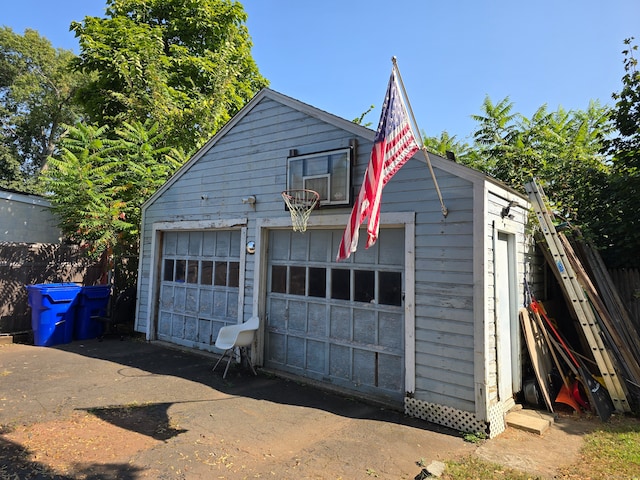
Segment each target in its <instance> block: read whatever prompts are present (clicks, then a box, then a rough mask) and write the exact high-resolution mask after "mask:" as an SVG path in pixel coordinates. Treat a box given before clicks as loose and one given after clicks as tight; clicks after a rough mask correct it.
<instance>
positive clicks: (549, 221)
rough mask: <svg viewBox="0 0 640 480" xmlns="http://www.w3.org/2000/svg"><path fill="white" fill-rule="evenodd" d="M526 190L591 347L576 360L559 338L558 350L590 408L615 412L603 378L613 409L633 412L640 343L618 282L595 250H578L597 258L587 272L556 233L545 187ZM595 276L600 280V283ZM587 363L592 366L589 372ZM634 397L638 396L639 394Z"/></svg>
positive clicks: (550, 259)
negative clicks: (610, 276) (618, 293)
mask: <svg viewBox="0 0 640 480" xmlns="http://www.w3.org/2000/svg"><path fill="white" fill-rule="evenodd" d="M525 189H526V191H527V193H528V195H529V199H530V201H531V203H532V206H533V208H534V212H535V214H536V218H537V220H538V223H539V225H540V236H539V240H540V246H541V250H542V251H543V253H544V255H545V258H546V260H547V262H548V264H549V266H550V267H551V270H552V271H553V273H554V275H555V277H556V279H557V280H558V283H559V285H560V287H561V288H562V291H563V294H564V297H565V301H566V305H567V307H568V308H569V310H570V312H571V316H572V317H573V318H574V320H575V321H576V326H577V329H576V330H577V331H578V333H579V334H581V335H582V339H581V340H582V341H581V344H583V345H585V346H586V347H587V348H586V350H587V352H586V353H585V354H584V356H583V357H582V358H577V356H576V355H575V354H576V352H575V350H574V349H573V348H572V347H571V346H569V345H567V344H566V342H564V341H563V339H561V338H556V339H554V340H558V339H559V340H560V343H561V345H560V347H561V348H560V349H559V352H560V353H562V354H564V355H567V356H568V357H570V360H571V361H567V362H566V363H568V364H569V366H570V367H572V369H573V372H574V374H575V376H576V377H578V379H579V380H580V381H581V382H582V384H583V385H584V386H585V387H586V393H587V394H589V395H590V399H589V400H590V403H591V406H592V407H593V406H596V407H597V406H598V405H597V404H601V407H602V410H603V411H598V412H597V413H598V414H599V415H600V417H601V418H602V419H603V420H605V419H606V418H608V416H609V414H610V412H609V411H608V406H607V405H606V404H607V403H608V402H607V401H606V399H604V397H602V393H603V392H598V397H599V398H596V397H595V390H598V385H599V384H597V385H596V384H594V383H593V380H594V378H599V379H600V380H601V382H602V384H603V385H604V387H606V391H605V392H604V393H605V395H607V397H608V398H609V399H610V401H611V405H612V406H613V408H614V409H615V410H616V411H618V412H628V411H630V410H631V407H630V404H629V401H630V400H629V392H630V391H632V392H634V393H635V391H636V390H637V389H640V382H638V380H640V368H639V367H638V363H639V362H638V358H640V357H639V356H638V353H640V352H638V351H637V350H638V348H640V339H638V338H637V333H636V331H635V329H633V328H631V329H628V328H626V327H627V321H626V319H625V315H624V314H623V313H621V311H623V310H624V308H623V307H624V305H623V304H622V302H620V301H618V300H619V297H617V296H616V294H615V287H614V286H613V283H612V282H610V281H606V269H604V267H603V265H602V262H601V260H600V262H599V263H598V262H597V255H596V252H595V251H593V250H590V251H589V250H587V249H586V248H580V249H579V252H580V254H583V255H582V256H583V257H584V258H590V259H591V260H593V262H589V263H588V267H589V270H587V268H585V266H584V265H583V260H582V258H580V255H579V254H578V253H576V250H575V249H574V247H573V245H572V244H571V242H570V241H569V240H568V238H567V237H566V236H565V234H564V233H563V232H562V231H559V229H556V225H555V224H556V222H555V218H554V216H553V213H552V212H551V210H550V209H549V208H548V207H547V202H546V197H545V195H544V192H543V191H542V188H541V187H540V186H538V185H537V184H536V182H535V181H532V182H530V183H528V184H526V185H525ZM593 277H596V281H595V282H594V280H593ZM603 285H606V288H604V287H603ZM599 288H600V289H599ZM545 318H546V317H545ZM626 318H628V315H627V316H626ZM629 323H630V322H629ZM550 326H551V325H550ZM634 334H635V335H634ZM556 347H558V345H556ZM583 361H586V362H588V363H589V368H587V366H586V364H585V363H583ZM571 364H573V365H571ZM591 387H593V388H594V389H595V390H594V392H589V390H590V389H591ZM637 393H640V391H639V392H637ZM634 397H635V398H637V395H634Z"/></svg>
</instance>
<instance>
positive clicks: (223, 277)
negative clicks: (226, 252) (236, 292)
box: [213, 262, 227, 287]
mask: <svg viewBox="0 0 640 480" xmlns="http://www.w3.org/2000/svg"><path fill="white" fill-rule="evenodd" d="M213 284H214V285H222V286H223V287H224V286H226V285H227V262H216V276H215V279H214V282H213Z"/></svg>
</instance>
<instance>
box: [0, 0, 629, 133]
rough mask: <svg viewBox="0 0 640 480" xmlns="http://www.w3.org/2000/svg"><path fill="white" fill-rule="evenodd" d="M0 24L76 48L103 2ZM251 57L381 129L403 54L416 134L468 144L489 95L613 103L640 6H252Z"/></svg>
mask: <svg viewBox="0 0 640 480" xmlns="http://www.w3.org/2000/svg"><path fill="white" fill-rule="evenodd" d="M2 3H3V5H2V9H1V11H0V25H6V26H9V27H11V28H13V29H14V31H16V32H19V33H22V32H23V31H24V29H25V28H27V27H28V28H33V29H35V30H38V31H39V32H40V34H41V35H43V36H45V37H47V38H48V39H49V40H50V41H51V42H52V44H53V45H54V46H55V47H61V48H67V49H73V50H76V51H77V42H76V40H75V38H74V37H73V35H72V34H71V33H69V24H70V23H71V21H73V20H77V21H81V20H82V19H83V18H84V17H85V16H87V15H93V16H102V15H103V13H104V7H105V2H104V0H61V1H52V0H18V1H13V0H2ZM241 3H243V5H244V7H245V10H246V11H247V13H248V15H249V19H248V22H247V26H248V28H249V33H250V34H251V37H252V38H253V43H254V47H253V57H254V59H255V60H256V62H257V64H258V67H259V69H260V71H261V73H262V74H263V75H264V76H265V77H266V78H267V79H269V81H270V82H271V88H273V89H274V90H277V91H279V92H281V93H283V94H285V95H289V96H291V97H294V98H297V99H298V100H301V101H303V102H306V103H309V104H311V105H313V106H315V107H318V108H321V109H323V110H326V111H328V112H331V113H334V114H336V115H339V116H341V117H344V118H346V119H348V120H352V119H354V118H356V117H358V116H360V114H362V113H363V112H364V111H366V110H367V109H368V108H369V106H370V105H372V104H373V105H375V107H376V108H375V110H374V111H373V112H372V113H371V114H369V115H368V116H367V117H366V119H365V121H367V122H371V123H372V126H373V128H375V127H376V126H377V123H378V117H379V115H380V106H381V104H382V101H383V97H384V93H385V89H386V86H387V81H388V79H389V74H390V72H391V57H392V56H394V55H395V56H396V57H397V59H398V66H399V68H400V72H401V74H402V78H403V80H404V83H405V86H406V88H407V92H408V95H409V100H410V103H411V105H412V107H413V110H414V113H415V116H416V119H417V122H418V126H419V127H420V130H421V131H424V132H425V133H426V134H427V135H429V136H437V135H439V134H440V133H441V132H442V131H444V130H446V131H447V132H449V134H450V135H456V137H457V138H458V139H459V140H465V139H466V138H467V137H468V136H469V134H470V133H471V132H472V131H473V128H474V126H475V123H474V122H473V121H472V120H471V119H470V115H473V114H478V113H480V108H481V105H482V102H483V101H484V98H485V96H486V95H489V97H490V98H491V99H492V100H493V101H494V103H495V102H497V101H499V100H502V99H503V98H504V97H507V96H508V97H510V99H511V101H512V102H514V104H515V105H514V111H516V112H520V113H522V114H524V115H526V116H530V115H531V114H532V113H533V112H534V111H535V110H536V109H537V108H538V107H540V106H541V105H543V104H547V106H548V108H549V109H550V110H556V109H557V108H558V107H559V106H562V107H563V108H565V109H567V110H571V109H580V110H584V109H586V108H587V106H588V104H589V100H599V101H600V102H601V103H602V104H612V100H611V93H613V92H616V91H619V90H620V89H621V86H622V83H621V78H622V76H623V74H624V71H623V65H622V60H623V56H622V54H621V51H622V50H623V48H624V45H623V40H624V39H625V38H627V37H631V36H633V37H635V38H636V43H638V44H640V1H639V0H609V1H608V2H605V1H603V0H536V1H527V2H521V1H517V0H492V1H489V0H450V1H444V0H441V1H434V0H394V1H383V0H340V1H338V0H323V1H321V2H318V1H308V0H245V1H244V2H241Z"/></svg>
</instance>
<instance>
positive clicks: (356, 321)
mask: <svg viewBox="0 0 640 480" xmlns="http://www.w3.org/2000/svg"><path fill="white" fill-rule="evenodd" d="M342 233H343V230H339V231H338V230H334V231H332V230H307V232H306V233H304V234H301V233H296V232H292V231H289V230H272V231H271V232H270V238H269V255H268V258H269V268H268V272H269V273H268V285H267V292H268V293H267V318H266V331H265V365H266V366H267V367H269V368H273V369H278V370H282V371H286V372H289V373H294V374H298V375H301V376H305V377H310V378H313V379H316V380H320V381H323V382H329V383H332V384H334V385H337V386H340V387H343V388H348V389H352V390H357V391H360V392H363V393H367V394H373V395H376V396H384V397H388V398H391V399H393V400H401V399H402V397H403V394H404V307H403V291H404V230H403V229H383V230H381V233H380V237H379V239H378V242H377V243H376V245H375V246H374V247H372V248H370V249H368V250H365V249H364V248H362V249H359V250H358V252H356V254H354V255H352V257H351V259H350V260H349V261H346V262H340V263H336V262H335V255H336V252H337V250H338V244H339V242H340V238H341V236H342Z"/></svg>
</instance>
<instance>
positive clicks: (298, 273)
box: [289, 267, 307, 295]
mask: <svg viewBox="0 0 640 480" xmlns="http://www.w3.org/2000/svg"><path fill="white" fill-rule="evenodd" d="M289 273H290V280H289V293H290V294H292V295H304V294H305V290H304V287H305V283H306V277H307V269H306V268H305V267H291V268H290V272H289Z"/></svg>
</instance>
